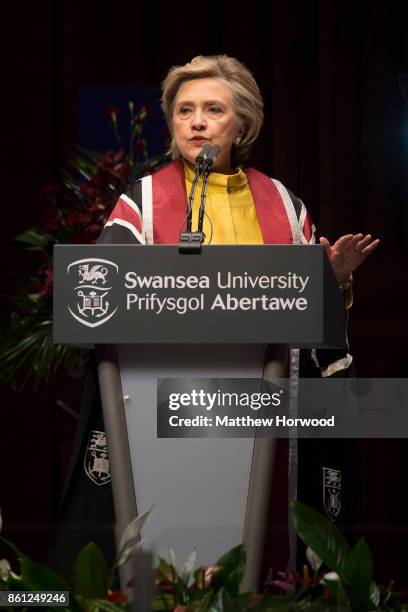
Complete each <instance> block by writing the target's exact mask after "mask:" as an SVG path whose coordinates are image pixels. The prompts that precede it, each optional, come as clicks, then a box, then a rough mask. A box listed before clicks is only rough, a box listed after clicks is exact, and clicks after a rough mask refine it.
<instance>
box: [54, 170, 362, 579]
mask: <svg viewBox="0 0 408 612" xmlns="http://www.w3.org/2000/svg"><path fill="white" fill-rule="evenodd" d="M244 171H245V173H246V175H247V178H248V183H249V187H250V190H251V193H252V197H253V200H254V204H255V207H256V212H257V217H258V221H259V225H260V229H261V232H262V236H263V240H264V243H265V244H314V243H315V242H316V229H315V227H314V225H313V223H312V221H311V219H310V216H309V214H308V212H307V210H306V207H305V205H304V204H303V202H302V201H301V200H300V199H299V198H297V197H296V196H295V195H294V194H293V193H291V192H290V191H289V190H288V189H286V188H285V187H284V186H283V185H282V183H280V182H279V181H277V180H275V179H271V178H269V177H268V176H266V175H264V174H262V173H261V172H259V171H257V170H255V169H253V168H249V169H246V170H244ZM186 203H187V194H186V186H185V177H184V168H183V163H182V162H181V161H176V162H172V163H170V164H169V165H167V166H166V167H165V168H163V169H161V170H159V171H158V172H156V173H155V174H153V175H151V176H146V177H144V178H142V179H140V180H138V181H137V182H135V183H134V184H133V186H132V187H131V189H130V190H129V191H128V192H127V193H126V194H123V195H121V197H120V198H119V200H118V202H117V204H116V206H115V208H114V210H113V211H112V214H111V215H110V217H109V220H108V222H107V223H106V225H105V228H104V230H103V232H102V234H101V237H100V239H99V241H98V242H99V243H100V244H177V243H178V242H179V236H180V230H181V229H182V227H183V224H184V223H185V218H186ZM351 360H352V358H351V356H350V355H349V354H348V351H347V348H345V350H330V351H328V350H316V351H310V350H307V351H306V350H301V351H294V352H293V353H292V356H291V360H290V361H291V376H297V375H298V368H299V367H300V370H301V375H302V376H327V375H344V374H345V373H347V372H348V370H349V366H350V363H351ZM89 379H90V380H89V384H88V385H87V397H86V398H85V400H84V401H83V403H82V407H81V416H80V423H79V427H78V434H77V437H76V440H75V444H74V451H73V458H72V465H71V471H70V475H69V480H68V484H67V487H66V491H65V494H64V496H63V500H62V504H61V510H60V514H59V519H58V528H57V537H56V542H55V546H54V549H53V554H52V563H53V565H54V567H55V568H56V569H58V570H60V571H62V572H65V573H68V572H69V570H70V568H72V564H73V560H74V558H75V555H76V553H77V552H78V550H79V549H80V548H81V546H83V545H84V544H86V543H87V542H88V541H90V540H93V541H95V542H97V543H98V544H99V546H101V548H102V550H103V551H104V553H105V555H106V556H107V558H108V559H109V560H112V559H113V557H114V553H115V546H114V537H113V522H114V516H113V503H112V494H111V486H110V477H109V472H108V470H107V471H106V474H105V476H104V475H102V476H103V478H104V480H103V481H100V482H95V481H93V480H92V478H91V477H90V475H89V470H87V457H89V449H90V448H93V446H92V444H94V443H95V440H96V441H98V440H99V444H100V445H103V444H104V443H105V447H106V438H104V437H103V436H104V435H105V434H104V425H103V418H102V412H101V403H100V397H99V390H98V386H97V382H96V368H95V364H94V362H93V358H92V360H91V368H90V373H89ZM329 443H330V444H329ZM287 454H288V450H287V441H286V440H280V441H279V445H278V451H277V460H278V465H277V469H276V470H275V476H274V485H273V492H272V498H273V503H272V504H271V529H270V530H269V533H268V538H267V542H266V548H265V572H266V570H267V568H268V567H269V566H270V565H274V567H275V569H284V564H285V563H286V561H287V559H285V560H284V557H285V552H283V553H282V549H284V548H285V546H286V544H285V542H286V540H287V533H286V534H285V533H284V531H285V530H284V529H283V528H282V525H283V524H285V523H287V480H288V462H287ZM298 456H299V461H298V464H299V465H298V468H297V469H298V474H299V478H298V486H297V490H298V498H299V499H301V500H302V501H305V502H306V503H309V504H310V505H312V506H314V507H315V508H317V509H318V510H319V511H322V512H324V505H323V504H322V468H323V467H326V468H332V469H333V470H334V471H335V472H336V471H337V472H338V474H340V475H341V480H342V486H344V484H343V483H344V482H345V481H348V479H349V478H348V476H347V475H348V474H349V473H350V472H351V469H350V456H351V455H350V449H349V448H348V446H347V444H345V442H344V441H343V440H341V441H337V443H336V441H333V440H331V441H330V440H329V441H321V440H318V441H315V440H302V441H299V454H298ZM346 474H347V475H346ZM346 488H347V487H346ZM341 513H342V514H343V515H344V514H345V513H346V514H347V519H346V522H349V521H350V518H349V516H348V514H349V511H348V509H347V503H345V502H344V500H343V501H342V510H341ZM336 518H339V517H336ZM276 544H278V546H277V545H276ZM279 548H280V549H281V552H280V553H279V555H278V556H276V552H277V550H278V549H279ZM268 551H269V552H268ZM271 551H272V553H273V554H272V555H271V554H269V553H270V552H271ZM214 561H215V559H214ZM276 563H280V566H277V565H276ZM300 563H301V564H302V563H303V560H302V559H300ZM282 564H283V565H282ZM265 575H266V573H265Z"/></svg>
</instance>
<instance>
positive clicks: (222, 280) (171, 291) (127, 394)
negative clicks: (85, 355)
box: [54, 245, 345, 589]
mask: <svg viewBox="0 0 408 612" xmlns="http://www.w3.org/2000/svg"><path fill="white" fill-rule="evenodd" d="M54 261H55V284H54V340H55V342H58V343H73V344H82V345H83V344H86V345H95V347H96V354H97V359H98V376H99V384H100V392H101V400H102V407H103V416H104V421H105V427H106V431H107V435H108V446H109V459H110V471H111V475H112V491H113V497H114V508H115V517H116V535H117V541H118V539H119V538H120V536H121V534H122V533H123V531H124V529H125V527H126V525H127V524H128V523H129V522H130V521H131V520H132V519H133V518H134V517H135V516H136V515H137V514H138V513H139V514H140V513H141V512H144V511H145V510H147V508H148V507H150V505H151V504H152V503H155V509H154V511H153V513H152V514H151V516H150V517H149V519H148V521H147V523H146V525H145V527H144V529H143V531H142V539H143V538H147V541H146V546H148V547H152V548H153V549H154V550H155V552H157V553H160V554H161V555H165V554H166V549H167V547H168V546H170V547H171V548H172V549H173V550H175V552H176V558H177V561H178V565H181V563H182V562H183V561H184V559H185V558H186V556H187V554H189V553H190V552H191V550H192V548H193V547H196V549H197V563H198V564H204V563H212V562H215V561H216V559H217V558H218V557H219V556H221V554H223V553H224V552H226V550H228V549H229V548H231V547H233V546H235V545H237V544H239V543H241V542H242V541H244V542H245V543H246V546H247V555H248V569H247V575H246V578H245V584H244V588H245V589H251V588H256V587H257V582H258V578H259V572H260V566H261V559H262V552H263V551H262V545H263V535H264V533H265V529H266V521H267V510H268V507H269V501H270V487H271V482H272V473H273V459H274V450H275V440H274V439H273V438H260V437H254V438H211V437H209V438H185V439H180V438H157V434H156V417H157V385H158V382H157V380H158V379H163V378H177V379H200V378H211V379H219V378H239V379H241V378H256V379H259V381H262V379H265V378H268V377H271V378H282V377H284V376H285V373H286V368H287V359H288V351H287V350H285V347H289V346H291V347H316V348H317V347H327V348H339V347H343V346H344V344H345V312H344V306H343V300H342V296H341V292H340V291H339V289H338V288H337V285H336V282H335V279H334V276H333V273H332V270H331V266H330V263H329V261H328V259H327V256H326V254H325V252H324V248H323V247H322V246H320V245H313V246H310V245H308V246H297V245H274V246H269V245H265V246H211V247H203V250H202V253H201V254H180V253H179V251H178V248H177V247H176V246H150V247H144V246H143V247H142V246H138V245H132V246H127V245H126V246H124V245H123V246H120V245H99V246H70V245H68V246H57V247H55V257H54ZM267 345H274V346H275V351H274V353H273V352H272V358H271V360H270V361H269V362H268V363H265V350H266V346H267ZM122 578H123V580H124V582H126V575H124V576H123V577H122Z"/></svg>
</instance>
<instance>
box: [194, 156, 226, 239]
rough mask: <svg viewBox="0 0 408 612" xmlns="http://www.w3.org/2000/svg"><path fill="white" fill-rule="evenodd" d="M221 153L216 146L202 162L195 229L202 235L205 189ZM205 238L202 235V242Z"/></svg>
mask: <svg viewBox="0 0 408 612" xmlns="http://www.w3.org/2000/svg"><path fill="white" fill-rule="evenodd" d="M220 151H221V147H219V146H218V145H214V146H213V147H211V150H210V151H209V152H208V153H207V156H206V158H205V160H204V180H203V187H202V190H201V202H200V209H199V211H198V228H197V232H199V233H202V232H203V224H204V212H205V201H206V197H207V187H208V179H209V177H210V174H211V172H212V168H213V165H214V162H215V158H216V157H217V155H218V153H219V152H220ZM204 239H205V236H204V234H203V242H204Z"/></svg>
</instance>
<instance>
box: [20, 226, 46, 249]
mask: <svg viewBox="0 0 408 612" xmlns="http://www.w3.org/2000/svg"><path fill="white" fill-rule="evenodd" d="M14 240H15V241H16V242H24V243H25V244H30V245H31V246H34V247H37V248H39V249H44V248H45V247H46V246H47V244H48V242H49V238H48V237H47V236H45V235H44V234H40V232H38V231H37V230H35V229H29V230H26V231H25V232H22V233H21V234H19V235H18V236H16V237H15V238H14Z"/></svg>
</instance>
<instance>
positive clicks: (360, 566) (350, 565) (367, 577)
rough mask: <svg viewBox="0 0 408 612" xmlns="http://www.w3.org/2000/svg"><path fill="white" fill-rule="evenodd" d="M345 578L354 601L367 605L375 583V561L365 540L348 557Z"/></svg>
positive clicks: (359, 542)
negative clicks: (372, 585)
mask: <svg viewBox="0 0 408 612" xmlns="http://www.w3.org/2000/svg"><path fill="white" fill-rule="evenodd" d="M344 578H345V580H346V581H347V583H348V585H349V589H350V592H351V594H352V597H353V599H356V600H357V601H359V602H360V604H362V603H363V602H366V603H367V602H368V600H369V593H370V589H371V584H372V582H373V559H372V556H371V552H370V549H369V548H368V546H367V543H366V541H365V540H364V538H361V539H360V540H359V541H358V542H357V544H356V545H355V546H354V548H352V549H351V551H350V552H349V554H348V555H347V560H346V566H345V569H344Z"/></svg>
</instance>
